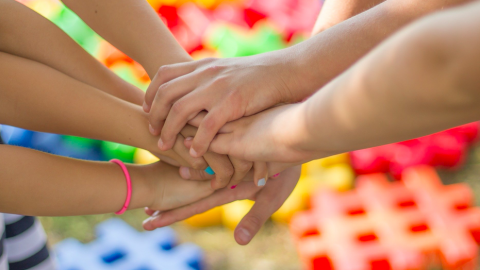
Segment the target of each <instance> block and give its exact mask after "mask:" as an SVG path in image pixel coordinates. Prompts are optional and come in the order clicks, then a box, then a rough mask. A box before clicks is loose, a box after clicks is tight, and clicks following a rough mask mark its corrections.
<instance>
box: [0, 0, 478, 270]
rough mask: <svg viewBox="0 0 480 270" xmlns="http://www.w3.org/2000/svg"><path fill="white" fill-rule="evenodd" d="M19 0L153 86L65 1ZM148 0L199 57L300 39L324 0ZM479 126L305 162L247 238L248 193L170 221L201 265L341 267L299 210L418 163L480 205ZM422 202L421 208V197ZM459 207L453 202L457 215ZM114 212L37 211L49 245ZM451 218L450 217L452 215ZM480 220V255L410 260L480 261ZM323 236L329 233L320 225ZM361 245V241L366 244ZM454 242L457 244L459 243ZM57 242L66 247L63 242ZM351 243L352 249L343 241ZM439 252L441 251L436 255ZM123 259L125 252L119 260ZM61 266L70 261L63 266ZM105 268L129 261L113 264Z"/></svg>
mask: <svg viewBox="0 0 480 270" xmlns="http://www.w3.org/2000/svg"><path fill="white" fill-rule="evenodd" d="M19 2H21V3H23V4H25V5H27V6H28V7H30V8H32V9H33V10H35V11H37V12H38V13H40V14H41V15H43V16H45V17H46V18H48V19H49V20H51V21H52V22H54V23H55V24H56V25H58V26H59V27H60V28H61V29H62V30H64V31H65V32H66V33H67V34H68V35H70V36H71V37H72V38H73V39H74V40H75V41H76V42H77V43H79V44H80V45H81V46H82V47H83V48H84V49H85V50H87V51H88V52H89V53H90V54H92V55H93V56H94V57H96V58H97V59H98V60H99V61H100V62H102V63H103V64H104V65H106V66H107V67H109V68H110V69H111V70H113V71H114V72H115V73H116V74H118V75H119V76H120V77H121V78H123V79H124V80H126V81H128V82H129V83H131V84H134V85H136V86H137V87H139V88H141V89H144V90H145V89H146V87H147V86H148V84H149V78H148V76H147V74H146V73H145V71H144V70H143V68H142V67H141V66H140V65H139V64H137V63H135V62H134V61H133V60H131V59H130V58H129V57H127V56H126V55H124V54H123V53H122V52H120V51H118V50H117V49H116V48H114V47H113V46H112V45H110V44H109V43H108V42H106V41H105V40H103V39H102V38H101V37H99V36H98V35H97V34H96V33H95V32H93V30H91V29H90V28H89V27H88V26H87V25H86V24H85V23H83V22H82V21H81V20H80V19H79V18H78V17H77V16H76V15H75V14H74V13H73V12H71V11H70V10H69V9H67V8H66V7H65V6H64V5H63V4H61V2H59V1H56V0H21V1H19ZM148 2H149V3H150V4H151V6H152V8H154V9H155V10H156V11H157V12H158V14H159V16H160V17H161V18H162V19H163V21H164V22H165V24H166V25H167V26H168V27H169V29H170V30H171V31H172V33H173V34H174V36H175V37H176V39H177V40H178V41H179V43H180V44H181V45H182V46H183V47H184V48H185V50H187V51H188V52H189V53H190V54H191V55H192V56H193V57H194V58H195V59H201V58H204V57H240V56H248V55H254V54H258V53H263V52H267V51H272V50H278V49H281V48H285V47H287V46H291V45H292V44H295V43H298V42H301V41H302V40H305V39H307V38H308V37H309V32H310V31H311V29H312V27H313V25H314V22H315V20H316V18H317V16H318V14H319V11H320V9H321V5H322V3H321V2H320V1H319V0H191V1H190V0H149V1H148ZM478 131H479V124H478V123H471V124H468V125H464V126H461V127H458V128H454V129H451V130H448V131H444V132H441V133H438V134H434V135H430V136H426V137H423V138H419V139H415V140H410V141H407V142H401V143H396V144H392V145H387V146H382V147H376V148H372V149H365V150H360V151H355V152H352V153H346V154H341V155H337V156H333V157H330V158H326V159H322V160H316V161H312V162H310V163H307V164H304V165H303V167H302V176H301V179H300V181H299V183H298V185H297V187H296V189H295V191H294V192H293V193H292V195H291V196H290V197H289V199H288V200H287V201H286V203H285V204H284V205H283V206H282V208H281V209H280V210H279V211H278V212H277V213H275V214H274V215H273V216H272V218H271V220H270V221H269V222H268V223H267V224H266V225H265V226H264V227H263V229H262V230H261V231H260V233H259V234H258V235H257V236H256V237H255V238H254V240H253V241H252V242H251V243H250V244H249V245H247V246H239V245H238V244H236V243H235V240H234V238H233V229H234V228H235V226H236V224H237V223H238V222H239V221H240V219H241V218H242V217H243V215H244V214H245V213H246V212H248V210H249V209H250V207H251V206H252V205H253V202H251V201H237V202H234V203H231V204H228V205H225V206H222V207H218V208H215V209H212V210H210V211H208V212H206V213H204V214H201V215H197V216H195V217H192V218H190V219H188V220H186V221H185V222H180V223H178V224H175V225H173V226H172V228H173V229H174V230H175V231H176V234H177V235H178V237H179V239H180V242H182V243H187V242H190V243H194V244H196V245H197V246H198V247H200V248H201V249H202V250H203V251H204V253H203V255H202V256H203V266H201V267H200V266H198V267H195V268H192V269H212V270H217V269H218V270H220V269H222V270H227V269H228V270H236V269H238V270H240V269H262V270H268V269H278V270H283V269H285V270H286V269H328V268H332V269H334V268H338V267H335V266H336V265H337V261H336V259H335V258H333V257H335V256H333V257H332V256H331V257H329V259H328V260H327V261H328V263H327V264H322V263H318V262H319V261H321V260H320V259H319V258H320V257H321V256H320V255H322V254H324V253H325V252H324V253H322V254H320V253H321V252H320V253H319V254H320V255H318V254H317V255H318V256H317V255H315V256H316V257H315V256H313V257H312V255H311V254H310V253H309V252H310V251H311V250H315V247H317V248H318V247H320V246H322V247H325V244H318V245H316V244H315V243H314V244H312V245H313V246H314V248H313V249H312V248H311V247H309V248H304V245H303V244H301V243H300V242H299V239H298V237H297V236H295V237H292V233H291V232H290V231H294V232H296V231H297V228H296V227H295V225H289V223H291V222H292V216H294V215H295V214H296V213H298V212H302V211H305V210H307V209H309V208H312V207H313V208H315V206H312V204H311V203H310V202H311V201H312V200H313V199H315V198H316V197H318V196H320V195H318V194H321V193H322V192H330V193H332V194H353V193H352V192H355V191H352V190H354V187H355V179H356V178H357V176H359V175H368V174H371V173H382V174H385V175H387V177H388V179H389V181H391V182H395V183H401V182H402V174H403V173H404V171H405V170H407V169H408V168H411V167H415V166H418V165H427V166H429V167H433V168H436V169H437V171H438V174H439V176H440V178H441V179H442V182H443V183H444V184H455V183H467V184H468V185H469V187H470V188H468V191H467V193H466V194H467V195H468V196H470V195H471V194H473V195H474V196H473V197H472V199H471V201H466V206H465V208H472V209H474V208H473V207H474V205H478V202H479V201H478V198H480V196H479V192H480V182H479V180H480V179H479V175H480V148H479V147H478V146H476V142H477V139H478ZM0 132H1V134H2V137H3V138H4V140H5V142H6V143H8V144H12V145H18V146H24V147H29V148H34V149H38V150H41V151H46V152H49V153H53V154H58V155H64V156H69V157H74V158H81V159H89V160H109V159H112V158H118V159H121V160H123V161H124V162H132V163H139V164H146V163H150V162H153V161H155V160H156V158H155V157H153V156H152V155H151V154H149V153H148V152H146V151H144V150H141V149H136V148H134V147H130V146H126V145H120V144H116V143H112V142H102V141H96V140H91V139H85V138H78V137H72V136H63V135H57V134H47V133H40V132H33V131H28V130H23V129H19V128H15V127H10V126H2V127H1V129H0ZM469 192H470V193H469ZM469 194H470V195H469ZM379 195H380V194H379ZM446 196H448V195H446ZM468 196H466V197H468ZM468 198H470V197H468ZM468 198H467V199H468ZM473 198H474V199H473ZM417 204H419V203H418V202H417ZM439 205H440V203H439ZM441 207H442V206H439V211H441V210H442V208H441ZM457 208H458V207H457ZM419 209H420V211H423V210H422V206H421V205H420V204H419ZM314 210H315V209H314ZM430 210H432V209H430ZM315 211H316V210H315ZM315 211H313V212H315ZM452 211H453V210H452ZM455 211H456V210H455ZM367 212H368V211H367ZM462 213H463V212H462ZM456 214H457V213H456V212H455V213H453V214H452V215H453V216H455V215H456ZM319 215H320V216H321V214H319ZM459 215H461V214H459ZM113 217H114V215H112V214H108V215H96V216H76V217H42V218H40V220H41V222H42V223H43V225H44V227H45V230H46V232H47V235H48V238H49V242H50V245H51V246H53V247H55V246H56V244H57V243H61V242H62V241H63V240H64V239H67V238H75V239H78V240H79V241H80V242H81V243H86V244H87V243H90V242H94V241H95V239H96V237H97V236H96V232H95V226H96V225H97V224H99V223H101V222H103V221H105V220H109V219H111V218H113ZM120 218H121V219H123V220H124V221H126V222H127V223H128V224H130V225H131V226H132V227H133V228H135V229H137V230H139V231H141V222H142V221H143V220H144V219H145V218H146V215H145V214H144V213H143V210H136V211H130V212H127V213H126V214H124V215H122V216H121V217H120ZM427 222H428V221H427ZM479 222H480V219H479ZM297 223H298V222H297ZM306 223H308V222H307V221H306ZM446 223H447V225H448V226H449V224H448V222H446ZM302 224H303V223H302ZM429 224H430V223H429ZM303 225H304V224H303ZM303 225H302V226H303ZM447 225H445V226H447ZM292 226H293V227H292ZM318 226H320V225H318ZM352 226H354V225H352ZM432 226H433V225H432ZM448 226H447V227H448ZM472 226H473V225H472ZM476 229H480V226H478V227H475V226H474V228H473V227H468V228H464V229H463V230H465V231H467V232H468V233H470V234H471V239H467V240H465V241H467V242H468V241H471V243H474V244H475V245H474V246H472V245H467V246H468V251H469V252H470V254H474V255H469V256H470V257H468V256H467V257H461V256H460V257H461V258H460V259H458V262H457V261H454V262H453V263H452V262H451V261H448V260H446V259H445V258H443V257H444V255H445V254H444V253H442V252H443V251H442V248H441V247H437V246H435V247H429V248H430V249H428V252H425V251H424V250H421V251H420V252H419V254H420V255H418V256H420V257H421V256H423V255H422V254H424V255H425V256H426V257H428V259H425V260H423V259H422V260H421V261H422V262H421V263H419V265H420V266H418V267H414V268H405V269H431V268H436V269H441V268H446V269H447V268H448V269H480V268H478V267H477V264H476V260H477V254H478V250H477V245H476V243H475V241H477V240H480V238H479V237H476V235H475V232H477V231H476ZM339 230H340V229H339ZM430 231H431V232H429V233H431V234H435V235H436V236H437V237H442V234H441V233H438V232H436V231H435V230H430ZM478 232H480V230H479V231H478ZM470 234H468V235H469V236H468V237H470ZM320 236H321V237H324V238H325V237H329V236H325V235H323V234H322V233H320ZM468 237H467V238H468ZM477 238H478V239H477ZM334 239H335V238H334ZM312 241H313V240H312ZM362 241H363V240H362ZM362 241H360V242H362ZM462 241H463V240H462ZM313 242H314V241H313ZM364 242H365V241H364ZM367 242H368V241H367ZM462 243H463V242H462ZM468 243H470V242H468ZM367 244H368V243H367ZM330 245H331V244H330ZM58 247H61V246H58ZM362 247H363V246H361V245H359V246H358V248H359V249H361V248H362ZM330 248H332V250H333V249H335V248H334V247H330V246H329V244H326V249H327V250H330ZM58 249H60V248H58ZM305 250H307V251H305ZM309 250H310V251H309ZM353 250H354V249H353ZM453 250H456V249H455V246H453ZM459 250H462V249H459ZM465 250H466V249H463V251H462V252H466V251H465ZM58 251H59V252H60V253H61V250H58ZM350 251H351V250H350ZM312 252H313V251H312ZM315 252H317V251H315ZM329 252H330V251H329ZM331 252H334V251H331ZM341 252H343V251H341ZM345 252H349V251H348V250H347V249H345ZM445 252H446V251H445ZM462 252H460V253H462ZM387 253H388V252H387ZM325 254H329V253H328V252H326V253H325ZM330 254H331V253H330ZM432 254H435V255H433V257H435V258H434V259H432ZM347 255H348V254H347ZM352 255H353V254H352ZM309 256H310V257H309ZM319 256H320V257H319ZM322 256H323V255H322ZM325 256H326V255H325ZM327 257H328V256H327ZM437 257H438V258H437ZM322 258H323V257H322ZM372 260H373V261H375V260H377V259H375V258H374V259H372ZM382 260H383V259H382ZM118 263H121V261H120V260H119V262H118ZM393 265H394V264H393V263H392V262H389V263H388V264H375V263H373V262H372V263H371V264H369V267H367V268H371V269H394V267H393ZM465 265H468V267H466V266H465ZM61 267H63V266H61ZM367 268H358V269H367ZM61 269H73V268H68V267H67V266H65V267H64V268H61ZM75 269H77V268H75ZM105 269H107V268H105ZM108 269H123V268H122V267H120V266H118V267H115V266H114V265H112V266H111V268H108ZM142 269H143V268H142ZM159 269H163V268H159ZM342 269H353V268H348V267H347V268H345V267H344V268H342ZM398 269H400V268H398ZM401 269H404V268H401ZM172 270H175V269H172Z"/></svg>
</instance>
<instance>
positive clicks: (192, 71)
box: [145, 0, 469, 157]
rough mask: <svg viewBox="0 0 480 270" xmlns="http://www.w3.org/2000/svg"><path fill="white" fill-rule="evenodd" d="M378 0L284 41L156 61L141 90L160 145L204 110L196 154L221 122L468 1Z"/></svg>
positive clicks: (299, 91) (266, 104) (310, 86)
mask: <svg viewBox="0 0 480 270" xmlns="http://www.w3.org/2000/svg"><path fill="white" fill-rule="evenodd" d="M337 2H342V3H343V1H337ZM379 2H380V1H371V2H366V1H348V2H347V4H351V5H349V8H345V9H339V10H338V12H340V13H341V14H340V15H338V14H336V15H333V16H332V17H333V18H336V19H329V18H328V16H327V14H328V10H327V11H326V13H325V14H324V16H326V17H327V19H325V20H326V21H332V23H327V24H324V26H323V27H324V28H325V27H327V26H328V25H329V24H332V25H333V24H335V23H336V24H335V25H334V26H332V27H331V28H328V29H327V30H324V31H322V32H321V34H318V35H315V36H313V37H312V38H310V39H309V40H307V41H304V42H302V43H300V44H297V45H295V46H292V47H290V48H286V49H283V50H278V51H275V52H270V53H266V54H260V55H255V56H249V57H243V58H229V59H206V60H200V61H196V62H189V63H180V64H172V65H167V66H163V67H161V72H160V73H159V75H160V76H157V77H156V78H155V79H154V81H153V82H152V85H154V86H155V87H150V88H149V89H148V90H147V94H146V97H145V98H146V99H145V100H146V106H145V110H146V112H149V113H150V117H149V121H150V124H151V125H152V127H153V129H154V130H155V132H160V131H161V136H160V139H161V141H160V142H159V146H160V149H162V150H167V149H170V148H171V147H172V146H173V144H174V142H175V137H176V135H177V134H178V132H179V131H180V130H181V129H182V128H183V126H184V125H185V124H187V123H188V122H189V121H190V120H192V119H193V118H194V117H195V116H196V115H197V114H198V113H199V112H202V111H204V110H205V111H207V112H208V113H207V115H206V116H205V118H204V119H203V121H202V122H201V123H200V125H199V131H198V134H197V135H196V136H195V138H194V140H193V145H192V148H191V149H190V154H191V155H192V156H193V157H200V156H202V155H203V154H204V153H205V152H206V151H207V149H208V146H209V145H210V142H211V141H212V139H213V138H214V136H215V135H216V134H217V132H218V130H219V129H220V128H221V127H222V126H224V125H225V123H227V122H230V121H233V120H236V119H239V118H241V117H244V116H250V115H253V114H255V113H258V112H261V111H263V110H265V109H267V108H270V107H272V106H274V105H276V104H279V103H293V102H298V101H301V100H304V99H305V98H307V97H309V96H311V95H312V94H313V93H315V92H316V91H317V90H318V89H320V88H321V87H322V86H324V85H325V84H327V83H328V82H329V81H331V80H332V79H333V78H335V77H336V76H338V75H339V74H341V73H342V72H343V71H345V70H346V69H347V68H349V67H350V66H351V65H352V64H354V63H355V62H356V61H358V59H360V58H361V57H362V56H364V55H365V54H367V53H368V52H369V51H370V50H371V49H373V48H374V47H375V46H377V45H378V44H379V43H380V42H382V41H383V40H385V39H386V38H387V37H389V36H390V35H392V34H393V33H394V32H396V31H398V30H399V29H400V28H402V27H404V26H405V25H407V24H408V23H410V22H412V21H414V20H416V19H418V18H420V17H422V16H424V15H426V14H429V13H431V12H433V11H436V10H440V9H445V8H448V7H451V6H455V5H459V4H463V3H466V2H469V1H468V0H446V1H445V0H431V1H419V0H387V1H384V2H381V3H379ZM356 3H360V4H358V5H356ZM378 3H379V4H378ZM375 4H377V5H376V6H374V7H372V8H370V9H368V7H370V6H371V5H375ZM332 9H333V10H336V9H334V8H332ZM362 10H365V11H364V12H362V13H359V14H358V15H356V16H353V17H351V18H349V19H347V20H345V21H343V22H339V21H340V20H342V19H344V18H346V17H348V16H349V15H354V14H355V13H358V12H360V11H362ZM320 23H321V19H320ZM326 67H327V68H326ZM157 86H158V87H157ZM157 97H158V98H157Z"/></svg>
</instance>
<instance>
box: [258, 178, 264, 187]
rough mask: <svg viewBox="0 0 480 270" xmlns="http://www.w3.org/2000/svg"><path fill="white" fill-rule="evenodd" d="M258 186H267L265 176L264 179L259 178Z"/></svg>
mask: <svg viewBox="0 0 480 270" xmlns="http://www.w3.org/2000/svg"><path fill="white" fill-rule="evenodd" d="M258 186H259V187H263V186H265V178H262V179H260V180H258Z"/></svg>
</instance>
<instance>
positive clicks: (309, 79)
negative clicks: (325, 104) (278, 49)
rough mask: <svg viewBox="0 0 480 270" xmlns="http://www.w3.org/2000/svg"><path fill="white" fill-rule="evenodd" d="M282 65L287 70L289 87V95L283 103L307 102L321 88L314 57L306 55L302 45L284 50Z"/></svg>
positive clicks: (286, 95)
mask: <svg viewBox="0 0 480 270" xmlns="http://www.w3.org/2000/svg"><path fill="white" fill-rule="evenodd" d="M282 54H283V55H282V57H281V61H282V65H283V67H284V69H285V71H286V72H285V75H284V76H283V77H284V78H287V80H285V84H286V85H287V87H286V88H287V90H286V91H287V93H285V97H286V100H284V101H283V103H294V102H300V101H302V100H305V99H306V98H308V97H309V96H311V95H312V94H313V93H315V92H316V91H317V90H318V88H319V87H317V86H316V85H318V83H315V81H318V79H319V76H318V72H315V69H314V63H312V57H311V56H310V54H308V53H306V50H304V49H303V47H302V46H300V44H298V45H296V46H292V47H290V48H287V49H284V51H283V52H282Z"/></svg>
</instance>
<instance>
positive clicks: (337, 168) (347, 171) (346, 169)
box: [321, 164, 355, 191]
mask: <svg viewBox="0 0 480 270" xmlns="http://www.w3.org/2000/svg"><path fill="white" fill-rule="evenodd" d="M354 180H355V173H354V172H353V169H352V167H351V166H350V165H348V164H337V165H334V166H331V167H330V168H328V169H327V170H326V171H325V172H324V175H323V176H322V177H321V187H326V188H331V189H334V190H338V191H345V190H349V189H351V188H352V186H353V182H354Z"/></svg>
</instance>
